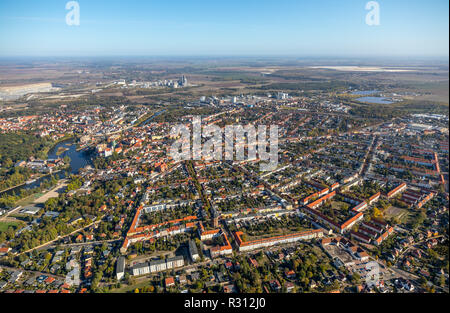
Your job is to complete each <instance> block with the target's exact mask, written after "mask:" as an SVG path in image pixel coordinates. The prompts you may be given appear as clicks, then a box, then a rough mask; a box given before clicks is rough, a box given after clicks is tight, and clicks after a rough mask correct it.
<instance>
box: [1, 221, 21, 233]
mask: <svg viewBox="0 0 450 313" xmlns="http://www.w3.org/2000/svg"><path fill="white" fill-rule="evenodd" d="M20 224H21V223H20V222H0V232H3V231H7V230H8V227H10V226H12V227H16V228H17V227H18V226H20Z"/></svg>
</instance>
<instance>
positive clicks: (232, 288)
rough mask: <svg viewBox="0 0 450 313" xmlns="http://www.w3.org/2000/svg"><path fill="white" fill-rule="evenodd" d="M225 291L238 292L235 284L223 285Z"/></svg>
mask: <svg viewBox="0 0 450 313" xmlns="http://www.w3.org/2000/svg"><path fill="white" fill-rule="evenodd" d="M223 292H224V293H236V292H237V290H236V287H235V286H234V285H233V284H229V285H225V286H223Z"/></svg>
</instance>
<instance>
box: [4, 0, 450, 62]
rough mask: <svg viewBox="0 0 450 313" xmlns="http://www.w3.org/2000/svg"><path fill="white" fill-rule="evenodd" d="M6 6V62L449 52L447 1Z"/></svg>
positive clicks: (20, 0) (211, 0) (94, 0)
mask: <svg viewBox="0 0 450 313" xmlns="http://www.w3.org/2000/svg"><path fill="white" fill-rule="evenodd" d="M67 2H68V1H65V0H41V1H38V0H1V1H0V56H4V57H5V56H215V55H220V56H251V55H258V56H265V55H267V56H271V55H276V56H281V55H283V56H319V57H320V56H326V57H328V56H336V57H339V56H343V57H351V56H362V57H363V56H368V57H373V56H378V57H383V56H396V57H415V56H418V57H443V58H448V55H449V15H448V10H449V1H448V0H379V1H377V2H378V4H379V13H380V14H379V17H380V19H379V21H380V24H379V25H374V26H369V25H367V24H366V15H367V14H368V13H369V12H370V11H371V10H366V3H367V2H369V1H367V0H363V1H361V0H184V1H180V0H164V1H162V0H145V1H144V0H126V1H125V0H122V1H119V0H108V1H106V0H79V1H77V2H78V4H79V7H80V24H79V26H69V25H67V24H66V15H67V14H68V13H69V12H70V10H66V3H67Z"/></svg>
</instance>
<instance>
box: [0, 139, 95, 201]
mask: <svg viewBox="0 0 450 313" xmlns="http://www.w3.org/2000/svg"><path fill="white" fill-rule="evenodd" d="M60 148H61V150H62V148H64V152H62V153H61V154H59V155H58V153H57V152H58V150H59V149H60ZM61 150H60V152H61ZM66 155H67V156H68V157H69V158H70V168H68V169H64V170H62V171H59V172H57V173H53V175H54V176H55V177H58V178H60V179H62V178H65V177H67V172H69V175H70V174H77V173H78V171H79V170H80V168H83V167H85V166H86V165H88V164H91V159H90V158H89V156H88V155H87V154H86V153H85V152H84V151H77V146H76V144H75V142H74V139H69V140H66V141H63V142H60V143H58V144H57V145H56V146H54V147H53V148H52V149H50V151H49V152H48V159H58V158H61V159H62V158H64V157H65V156H66ZM49 176H50V175H46V176H43V177H41V178H39V179H37V180H36V181H34V182H32V183H30V184H23V185H20V186H17V187H15V188H12V189H9V190H7V191H4V192H2V193H0V195H2V194H4V193H7V194H12V193H15V194H19V193H20V190H22V189H27V190H28V189H33V188H36V187H39V185H40V184H41V183H42V182H43V181H44V180H46V179H49Z"/></svg>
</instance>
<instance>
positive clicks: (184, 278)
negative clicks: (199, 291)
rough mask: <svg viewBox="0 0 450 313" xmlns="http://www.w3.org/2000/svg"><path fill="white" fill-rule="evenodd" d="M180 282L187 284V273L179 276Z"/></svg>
mask: <svg viewBox="0 0 450 313" xmlns="http://www.w3.org/2000/svg"><path fill="white" fill-rule="evenodd" d="M178 282H179V283H180V285H184V284H186V283H187V280H186V276H185V275H181V276H179V277H178Z"/></svg>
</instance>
